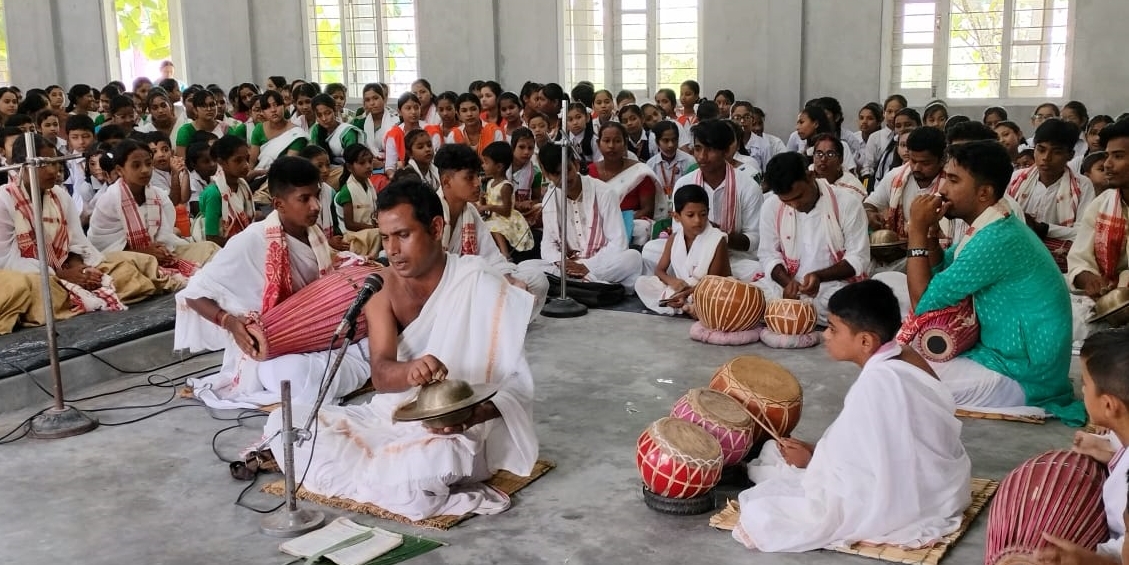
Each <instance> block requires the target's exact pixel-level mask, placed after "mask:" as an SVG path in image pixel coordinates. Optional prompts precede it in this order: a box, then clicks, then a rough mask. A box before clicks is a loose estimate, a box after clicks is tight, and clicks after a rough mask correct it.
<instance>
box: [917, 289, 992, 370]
mask: <svg viewBox="0 0 1129 565" xmlns="http://www.w3.org/2000/svg"><path fill="white" fill-rule="evenodd" d="M897 340H898V343H900V344H902V345H909V346H910V347H912V348H914V350H916V351H917V352H918V353H920V354H921V356H922V357H924V358H925V359H926V360H928V361H932V362H934V363H944V362H945V361H949V360H951V359H953V358H954V357H956V356H957V355H960V354H961V353H964V352H965V351H968V350H969V349H972V347H973V346H974V345H976V344H977V343H978V342H979V341H980V323H979V322H978V321H977V320H976V311H975V310H974V309H973V307H972V298H971V297H969V298H965V299H964V300H961V301H960V302H959V303H957V304H955V305H953V306H949V307H948V308H942V309H940V310H934V311H932V312H926V313H924V314H922V315H920V316H916V315H913V314H910V316H909V317H908V318H906V320H905V322H903V323H902V328H901V329H900V330H898V336H897Z"/></svg>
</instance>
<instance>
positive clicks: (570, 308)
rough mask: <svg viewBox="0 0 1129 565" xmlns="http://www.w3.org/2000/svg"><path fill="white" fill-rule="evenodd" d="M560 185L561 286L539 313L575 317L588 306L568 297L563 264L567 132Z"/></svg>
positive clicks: (564, 111)
mask: <svg viewBox="0 0 1129 565" xmlns="http://www.w3.org/2000/svg"><path fill="white" fill-rule="evenodd" d="M561 106H562V107H561V118H560V119H561V122H560V123H561V126H560V127H561V129H562V130H563V129H564V124H565V122H566V121H567V119H568V117H567V112H568V105H567V104H562V105H561ZM560 143H561V169H562V170H561V186H560V187H558V188H559V191H560V196H559V197H558V198H557V210H558V213H557V220H558V221H557V227H558V229H559V230H560V232H559V233H560V248H561V262H560V268H561V287H560V294H559V295H558V296H550V297H549V299H548V300H547V301H545V305H544V306H542V307H541V315H542V316H545V317H547V318H576V317H579V316H583V315H585V314H587V313H588V307H587V306H585V305H583V304H581V303H579V302H577V301H576V300H574V299H572V298H569V297H568V294H567V288H568V284H567V282H566V281H567V280H568V272H567V270H566V269H565V265H566V264H567V261H568V243H567V242H568V235H567V234H568V232H567V231H566V230H567V229H568V224H567V223H566V222H567V221H568V219H567V216H568V177H569V174H568V166H569V162H570V160H569V158H568V157H569V155H568V152H569V149H570V147H569V142H568V136H567V134H564V135H562V136H561V142H560Z"/></svg>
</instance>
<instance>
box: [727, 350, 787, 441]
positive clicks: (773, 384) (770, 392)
mask: <svg viewBox="0 0 1129 565" xmlns="http://www.w3.org/2000/svg"><path fill="white" fill-rule="evenodd" d="M710 388H712V389H714V390H716V391H719V392H723V393H725V394H727V395H729V396H731V397H733V399H734V400H736V401H737V402H740V403H741V404H743V405H744V406H745V409H746V410H748V411H749V412H751V413H752V415H753V416H755V417H757V419H760V420H762V421H764V422H765V423H766V424H768V425H770V426H772V427H773V431H774V432H776V435H778V436H780V437H785V436H787V435H788V434H790V433H791V432H792V430H793V429H794V428H795V427H796V424H797V423H799V421H800V413H801V411H802V410H803V407H804V392H803V389H801V388H800V382H799V381H797V380H796V377H795V376H793V375H792V373H790V372H788V370H787V369H785V368H784V367H782V366H780V365H779V364H777V363H774V362H772V361H769V360H768V359H764V358H763V357H757V356H755V355H745V356H742V357H737V358H735V359H733V360H732V361H730V362H728V363H726V364H724V365H722V366H721V368H719V369H718V370H717V372H716V373H714V376H713V379H712V380H710ZM770 436H771V434H769V433H768V432H767V431H765V430H764V429H762V428H761V427H760V426H756V427H755V428H754V437H753V443H754V444H756V443H759V442H760V441H761V440H763V439H767V438H768V437H770Z"/></svg>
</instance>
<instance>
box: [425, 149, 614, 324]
mask: <svg viewBox="0 0 1129 565" xmlns="http://www.w3.org/2000/svg"><path fill="white" fill-rule="evenodd" d="M498 143H504V142H498ZM435 167H436V168H437V169H439V184H440V187H439V201H440V203H441V204H442V205H443V219H444V220H446V221H445V222H444V225H443V239H442V244H443V249H445V250H446V251H447V252H448V253H454V254H455V255H459V256H463V255H477V256H479V257H482V258H483V259H485V260H486V263H487V264H489V265H490V266H491V267H492V268H493V269H494V270H495V271H496V272H497V273H498V274H499V275H502V276H503V277H504V278H505V279H506V281H507V282H509V283H510V284H512V285H514V286H516V287H518V288H521V289H522V290H525V291H528V292H529V293H530V294H532V295H533V297H534V298H535V300H536V302H535V308H534V309H533V317H534V318H536V317H537V315H538V314H539V313H540V312H541V306H543V305H544V304H545V299H546V297H547V296H548V294H549V279H548V278H547V277H546V276H545V273H543V272H542V270H541V269H540V268H539V267H538V265H537V264H536V263H530V262H529V261H523V262H522V264H521V265H515V264H513V263H511V262H509V261H507V260H506V257H505V256H504V255H503V254H502V251H501V249H499V247H498V245H497V243H495V240H494V237H493V234H491V232H490V227H489V226H488V225H487V224H486V222H485V221H484V220H483V219H482V216H481V215H480V214H479V211H478V208H477V207H476V204H477V203H478V201H479V197H480V195H481V193H482V189H481V185H480V184H479V181H478V171H479V170H481V169H482V159H481V158H479V156H478V153H476V152H475V150H474V149H471V148H470V147H468V146H466V145H461V144H451V145H444V146H443V147H440V148H439V151H438V152H436V153H435ZM620 225H621V226H622V225H623V222H622V221H621V222H620Z"/></svg>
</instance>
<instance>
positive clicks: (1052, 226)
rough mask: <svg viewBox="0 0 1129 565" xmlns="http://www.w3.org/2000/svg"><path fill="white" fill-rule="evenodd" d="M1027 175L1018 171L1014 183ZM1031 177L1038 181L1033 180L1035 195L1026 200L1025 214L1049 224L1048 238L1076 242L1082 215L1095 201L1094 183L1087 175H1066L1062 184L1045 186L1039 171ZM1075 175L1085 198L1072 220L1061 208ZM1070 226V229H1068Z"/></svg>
mask: <svg viewBox="0 0 1129 565" xmlns="http://www.w3.org/2000/svg"><path fill="white" fill-rule="evenodd" d="M1023 172H1024V171H1022V170H1020V171H1016V172H1015V173H1014V174H1013V175H1012V176H1011V180H1012V182H1015V179H1016V178H1018V177H1019V175H1021V174H1023ZM1028 174H1029V175H1031V176H1033V177H1035V178H1034V179H1032V180H1029V181H1028V183H1030V184H1031V194H1030V195H1029V196H1027V198H1025V199H1024V203H1023V212H1024V213H1025V214H1029V215H1031V216H1034V217H1035V219H1036V220H1038V221H1040V222H1043V223H1044V224H1047V226H1048V228H1049V229H1048V230H1047V237H1050V238H1053V239H1061V240H1065V241H1074V236H1075V235H1076V234H1077V232H1078V229H1077V228H1076V227H1075V225H1074V223H1075V222H1076V221H1077V220H1078V218H1079V217H1080V216H1081V215H1082V211H1083V210H1085V209H1086V206H1089V204H1090V202H1093V201H1094V183H1092V182H1090V179H1089V178H1088V177H1086V176H1085V175H1080V174H1077V173H1071V172H1070V171H1065V172H1064V173H1063V175H1062V176H1061V177H1059V179H1058V181H1056V182H1054V183H1052V184H1051V186H1045V185H1044V184H1043V183H1042V182H1040V181H1039V178H1038V177H1039V172H1038V171H1037V170H1031V171H1028ZM1072 175H1073V177H1074V179H1075V180H1076V181H1077V182H1078V187H1079V188H1081V190H1082V195H1081V196H1080V197H1079V198H1078V207H1077V208H1076V209H1074V210H1073V212H1074V213H1073V214H1071V215H1070V216H1069V217H1064V212H1063V209H1062V207H1061V206H1059V203H1058V199H1059V196H1060V194H1059V193H1060V192H1061V191H1064V190H1069V188H1070V178H1071V176H1072ZM1068 224H1069V225H1068Z"/></svg>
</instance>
